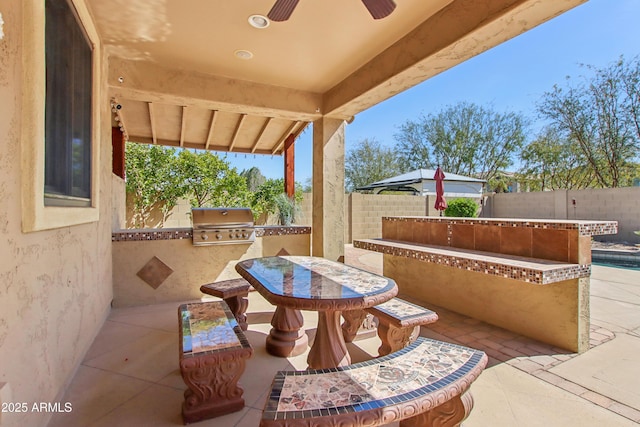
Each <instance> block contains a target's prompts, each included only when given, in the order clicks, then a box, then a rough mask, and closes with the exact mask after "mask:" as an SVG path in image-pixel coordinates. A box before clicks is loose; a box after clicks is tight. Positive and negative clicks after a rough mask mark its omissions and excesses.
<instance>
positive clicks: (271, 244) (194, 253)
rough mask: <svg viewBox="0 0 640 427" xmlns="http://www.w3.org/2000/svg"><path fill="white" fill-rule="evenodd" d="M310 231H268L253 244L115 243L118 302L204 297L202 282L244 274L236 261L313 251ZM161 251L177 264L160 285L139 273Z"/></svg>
mask: <svg viewBox="0 0 640 427" xmlns="http://www.w3.org/2000/svg"><path fill="white" fill-rule="evenodd" d="M310 238H311V235H310V234H292V235H282V236H264V237H258V238H256V241H255V242H254V243H252V244H237V245H212V246H193V244H192V243H191V240H190V239H183V240H145V241H123V242H114V243H113V266H114V268H113V286H114V298H113V305H114V307H126V306H136V305H147V304H155V303H160V302H171V301H184V300H189V299H194V298H200V297H202V294H201V293H200V290H199V289H200V286H201V285H204V284H206V283H211V282H215V281H218V280H226V279H230V278H235V277H240V276H239V275H238V274H237V273H236V271H235V264H236V263H237V262H238V261H239V260H241V259H248V258H257V257H262V256H274V255H277V254H278V253H279V252H280V251H281V250H282V249H285V250H286V251H287V252H288V253H289V254H291V255H310V251H311V240H310ZM153 257H157V258H158V259H160V260H161V261H162V262H163V263H164V264H166V265H167V266H168V267H170V268H171V270H173V272H172V273H171V275H169V276H168V277H167V279H166V280H165V281H164V282H163V283H162V284H161V285H160V286H158V287H157V288H156V289H153V287H151V286H149V285H148V284H147V283H145V282H144V281H143V280H142V279H141V278H140V277H138V276H137V273H138V271H140V269H141V268H142V267H144V266H145V264H146V263H147V262H149V260H151V259H152V258H153Z"/></svg>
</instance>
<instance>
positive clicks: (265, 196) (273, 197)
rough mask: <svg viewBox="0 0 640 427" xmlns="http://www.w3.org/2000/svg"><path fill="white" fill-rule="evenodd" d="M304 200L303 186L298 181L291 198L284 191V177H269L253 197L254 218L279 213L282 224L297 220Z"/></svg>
mask: <svg viewBox="0 0 640 427" xmlns="http://www.w3.org/2000/svg"><path fill="white" fill-rule="evenodd" d="M301 201H302V187H301V186H300V184H298V183H296V191H295V194H294V197H293V198H292V199H291V198H289V197H288V196H287V195H286V194H285V192H284V179H283V178H278V179H272V178H269V179H267V180H266V181H265V182H264V183H263V184H262V185H261V186H260V187H259V188H258V189H257V190H256V191H255V192H254V193H253V194H252V197H251V210H252V211H253V216H254V218H256V219H258V218H260V217H262V216H263V215H278V218H279V221H280V223H281V224H282V225H285V223H286V225H289V224H290V223H291V222H295V216H296V214H297V213H298V212H299V211H300V209H299V204H300V202H301Z"/></svg>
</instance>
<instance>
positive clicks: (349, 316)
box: [342, 310, 376, 342]
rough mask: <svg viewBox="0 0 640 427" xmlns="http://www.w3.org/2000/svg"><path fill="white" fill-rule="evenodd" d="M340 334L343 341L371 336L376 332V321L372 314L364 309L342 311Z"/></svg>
mask: <svg viewBox="0 0 640 427" xmlns="http://www.w3.org/2000/svg"><path fill="white" fill-rule="evenodd" d="M342 317H343V318H344V322H342V335H343V336H344V342H352V341H353V340H355V339H356V338H357V339H365V338H371V337H372V336H374V335H375V334H376V322H375V320H374V317H373V315H372V314H369V313H367V312H366V311H364V310H349V311H343V312H342Z"/></svg>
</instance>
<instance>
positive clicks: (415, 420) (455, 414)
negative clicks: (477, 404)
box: [400, 391, 473, 427]
mask: <svg viewBox="0 0 640 427" xmlns="http://www.w3.org/2000/svg"><path fill="white" fill-rule="evenodd" d="M472 408H473V397H472V396H471V393H470V392H468V391H467V392H466V393H463V394H462V395H461V396H456V397H454V398H452V399H450V400H447V401H446V402H444V403H443V404H442V405H440V406H436V407H435V408H433V409H431V410H430V411H427V412H424V413H422V414H419V415H416V416H415V417H411V418H407V419H406V420H402V421H400V427H422V426H439V427H458V426H459V425H460V424H461V423H462V421H464V420H465V419H466V418H467V417H468V416H469V414H470V413H471V409H472Z"/></svg>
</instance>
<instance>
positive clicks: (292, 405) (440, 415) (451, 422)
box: [260, 337, 487, 427]
mask: <svg viewBox="0 0 640 427" xmlns="http://www.w3.org/2000/svg"><path fill="white" fill-rule="evenodd" d="M486 364H487V356H486V354H485V353H483V352H481V351H478V350H474V349H472V348H468V347H463V346H460V345H456V344H449V343H445V342H441V341H436V340H432V339H428V338H423V337H420V338H418V339H417V340H416V341H415V342H413V343H412V344H410V345H409V346H407V347H405V348H403V349H401V350H399V351H397V352H395V353H391V354H389V355H386V356H382V357H379V358H375V359H372V360H369V361H366V362H361V363H356V364H353V365H349V366H344V367H341V368H332V369H319V370H313V369H310V370H307V371H279V372H278V373H277V374H276V376H275V378H274V380H273V384H272V388H271V391H270V395H269V399H268V400H267V402H266V404H265V407H264V410H263V412H262V419H261V422H260V426H261V427H272V426H283V427H284V426H323V427H325V426H346V425H349V426H364V425H366V426H378V425H384V424H388V423H392V422H396V421H400V426H401V427H410V426H434V425H442V426H458V425H460V423H461V422H462V421H463V420H464V419H465V418H466V417H467V416H468V415H469V412H470V411H471V408H472V407H473V399H472V397H471V394H470V393H469V392H467V390H468V389H469V387H470V385H471V383H472V382H473V381H474V380H475V379H476V378H477V377H478V376H479V375H480V373H481V372H482V370H483V369H484V367H485V366H486Z"/></svg>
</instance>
